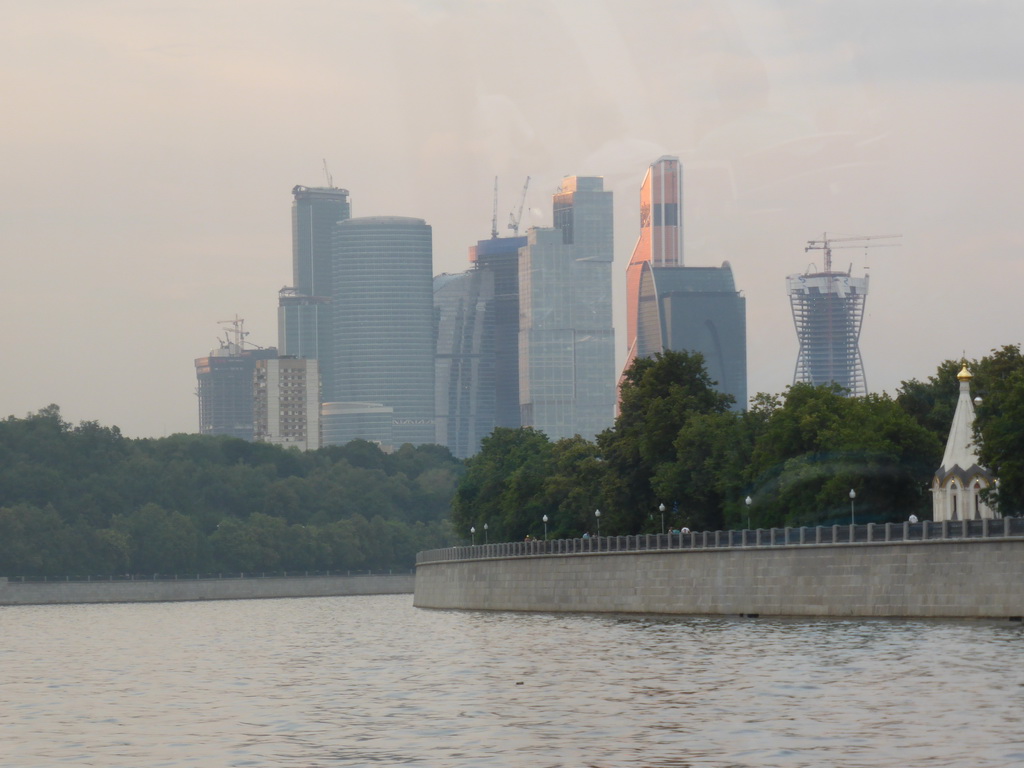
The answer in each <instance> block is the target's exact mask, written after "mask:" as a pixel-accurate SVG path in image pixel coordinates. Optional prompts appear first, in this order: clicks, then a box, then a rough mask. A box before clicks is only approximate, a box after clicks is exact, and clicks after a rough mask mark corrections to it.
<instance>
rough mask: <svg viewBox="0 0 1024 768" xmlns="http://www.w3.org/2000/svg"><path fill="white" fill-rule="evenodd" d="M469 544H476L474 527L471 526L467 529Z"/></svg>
mask: <svg viewBox="0 0 1024 768" xmlns="http://www.w3.org/2000/svg"><path fill="white" fill-rule="evenodd" d="M469 543H470V544H476V526H475V525H474V526H472V527H470V529H469Z"/></svg>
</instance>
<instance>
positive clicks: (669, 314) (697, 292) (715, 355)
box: [636, 262, 747, 410]
mask: <svg viewBox="0 0 1024 768" xmlns="http://www.w3.org/2000/svg"><path fill="white" fill-rule="evenodd" d="M638 304H639V310H640V311H639V317H638V318H637V343H636V349H637V352H638V354H639V356H641V357H650V356H652V355H653V354H654V353H655V352H661V351H662V350H666V349H674V350H685V351H687V352H700V353H701V355H703V356H704V365H705V367H706V368H707V372H708V376H709V377H710V378H711V380H712V381H714V382H717V384H716V389H717V390H718V391H719V392H724V393H726V394H729V395H732V396H733V397H734V398H735V401H736V402H735V404H734V406H733V408H734V409H735V410H743V409H744V408H746V406H747V300H746V299H745V298H744V297H743V296H742V295H741V294H740V293H739V291H737V290H736V283H735V281H734V280H733V276H732V267H731V266H730V265H729V262H724V263H723V264H722V266H721V267H655V266H652V265H651V264H649V263H648V264H645V265H644V268H643V270H642V272H641V275H640V285H639V302H638Z"/></svg>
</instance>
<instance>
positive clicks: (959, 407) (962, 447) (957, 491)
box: [932, 363, 1000, 521]
mask: <svg viewBox="0 0 1024 768" xmlns="http://www.w3.org/2000/svg"><path fill="white" fill-rule="evenodd" d="M973 378H974V377H973V376H972V375H971V372H970V371H968V370H967V363H964V367H963V368H962V369H961V371H960V373H958V374H957V379H959V381H960V399H959V400H957V403H956V413H955V414H953V425H952V426H951V427H950V429H949V439H947V440H946V452H945V453H943V454H942V465H941V466H940V467H939V468H938V470H936V472H935V477H933V478H932V519H933V520H935V521H942V520H982V519H984V518H989V519H993V518H997V517H999V516H1000V515H999V514H998V513H996V511H995V510H994V509H992V508H991V507H990V506H989V505H988V504H986V503H985V501H984V499H982V498H981V491H982V490H984V489H985V488H988V487H989V486H991V485H995V484H996V483H997V480H996V479H995V477H993V475H992V473H991V472H989V471H988V470H987V469H985V468H984V467H982V466H981V465H979V464H978V452H977V450H976V448H975V445H974V403H973V402H972V401H971V379H973Z"/></svg>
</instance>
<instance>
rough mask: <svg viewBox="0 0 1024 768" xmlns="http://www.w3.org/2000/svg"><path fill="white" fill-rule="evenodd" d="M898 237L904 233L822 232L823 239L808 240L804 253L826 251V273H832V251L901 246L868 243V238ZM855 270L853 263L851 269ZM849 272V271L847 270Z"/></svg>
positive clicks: (885, 238) (897, 244)
mask: <svg viewBox="0 0 1024 768" xmlns="http://www.w3.org/2000/svg"><path fill="white" fill-rule="evenodd" d="M896 237H903V235H857V236H853V237H829V236H828V233H827V232H825V233H822V236H821V240H808V241H807V247H806V248H804V253H806V252H807V251H824V252H825V270H824V274H831V273H832V251H833V250H836V249H839V248H885V247H889V246H894V247H899V245H900V244H899V243H868V242H866V241H868V240H891V239H893V238H896ZM833 243H846V245H833ZM852 270H853V266H852V265H851V267H850V271H852ZM847 274H849V272H847Z"/></svg>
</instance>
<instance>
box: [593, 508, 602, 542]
mask: <svg viewBox="0 0 1024 768" xmlns="http://www.w3.org/2000/svg"><path fill="white" fill-rule="evenodd" d="M594 517H596V518H597V538H601V510H600V509H595V510H594Z"/></svg>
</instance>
